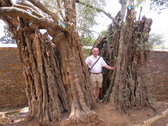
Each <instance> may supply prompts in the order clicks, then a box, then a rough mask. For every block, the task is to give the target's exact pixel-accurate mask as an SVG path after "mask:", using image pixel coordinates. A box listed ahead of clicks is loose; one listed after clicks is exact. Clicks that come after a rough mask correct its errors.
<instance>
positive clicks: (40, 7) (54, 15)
mask: <svg viewBox="0 0 168 126" xmlns="http://www.w3.org/2000/svg"><path fill="white" fill-rule="evenodd" d="M29 1H30V2H31V3H32V4H34V5H35V6H36V7H38V8H39V9H40V10H42V11H43V12H45V13H47V14H48V15H50V16H51V17H52V18H53V20H54V21H55V22H58V20H60V21H61V22H63V21H62V20H61V19H60V18H59V17H58V16H57V15H56V14H55V13H52V12H51V11H50V10H48V9H47V8H46V7H45V6H43V5H42V4H41V3H40V2H39V1H35V0H29Z"/></svg>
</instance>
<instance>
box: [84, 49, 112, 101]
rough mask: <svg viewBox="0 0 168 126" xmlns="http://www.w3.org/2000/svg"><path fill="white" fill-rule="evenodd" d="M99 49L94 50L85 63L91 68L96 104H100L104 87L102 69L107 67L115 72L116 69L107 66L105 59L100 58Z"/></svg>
mask: <svg viewBox="0 0 168 126" xmlns="http://www.w3.org/2000/svg"><path fill="white" fill-rule="evenodd" d="M98 54H99V49H98V48H93V50H92V55H91V56H89V57H87V58H86V60H85V62H86V64H87V65H88V67H89V68H90V70H89V72H90V79H91V83H92V88H93V93H94V96H95V98H96V102H99V93H100V88H101V87H102V82H103V75H102V67H105V68H107V69H109V70H114V67H111V66H109V65H107V63H106V62H105V61H104V59H103V58H102V57H100V56H98Z"/></svg>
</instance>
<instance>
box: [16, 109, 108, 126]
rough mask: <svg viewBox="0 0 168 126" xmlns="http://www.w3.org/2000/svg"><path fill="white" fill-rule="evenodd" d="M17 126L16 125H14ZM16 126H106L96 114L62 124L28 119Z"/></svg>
mask: <svg viewBox="0 0 168 126" xmlns="http://www.w3.org/2000/svg"><path fill="white" fill-rule="evenodd" d="M13 126H15V125H13ZM16 126H105V122H104V120H102V119H101V118H100V117H98V115H97V114H96V113H95V112H89V113H82V114H80V116H73V117H71V118H67V119H65V120H62V121H60V122H42V123H40V122H38V121H37V120H36V119H35V118H32V119H26V120H25V121H23V122H21V123H18V124H17V125H16Z"/></svg>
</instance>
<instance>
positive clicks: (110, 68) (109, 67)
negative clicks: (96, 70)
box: [104, 65, 115, 70]
mask: <svg viewBox="0 0 168 126" xmlns="http://www.w3.org/2000/svg"><path fill="white" fill-rule="evenodd" d="M104 67H105V68H107V69H109V70H114V68H115V67H111V66H109V65H105V66H104Z"/></svg>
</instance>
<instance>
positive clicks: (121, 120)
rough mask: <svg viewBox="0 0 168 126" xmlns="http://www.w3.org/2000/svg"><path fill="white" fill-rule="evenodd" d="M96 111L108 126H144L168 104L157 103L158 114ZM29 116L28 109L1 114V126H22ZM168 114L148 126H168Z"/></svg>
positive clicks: (100, 105)
mask: <svg viewBox="0 0 168 126" xmlns="http://www.w3.org/2000/svg"><path fill="white" fill-rule="evenodd" d="M96 106H97V107H96V110H94V111H95V112H96V113H97V114H98V115H99V117H100V118H101V119H102V120H103V121H104V122H105V125H106V126H143V124H144V121H146V120H148V119H150V118H153V117H155V116H157V115H161V113H162V112H163V111H165V110H167V109H168V103H165V102H157V103H155V104H153V105H152V106H153V107H154V108H155V109H156V111H157V112H154V111H152V110H151V109H149V108H143V109H137V110H135V111H130V112H129V114H124V113H121V112H119V111H117V110H115V109H114V108H113V105H112V104H103V103H97V105H96ZM27 114H28V108H27V107H26V108H24V109H23V108H22V109H15V110H10V111H8V112H7V111H6V113H2V112H1V113H0V126H1V125H2V126H22V124H21V123H19V122H21V121H24V119H25V117H26V116H27ZM167 124H168V114H167V116H166V117H164V118H161V119H159V120H157V121H155V122H154V123H153V124H152V125H148V126H167ZM146 126H147V125H146Z"/></svg>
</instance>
